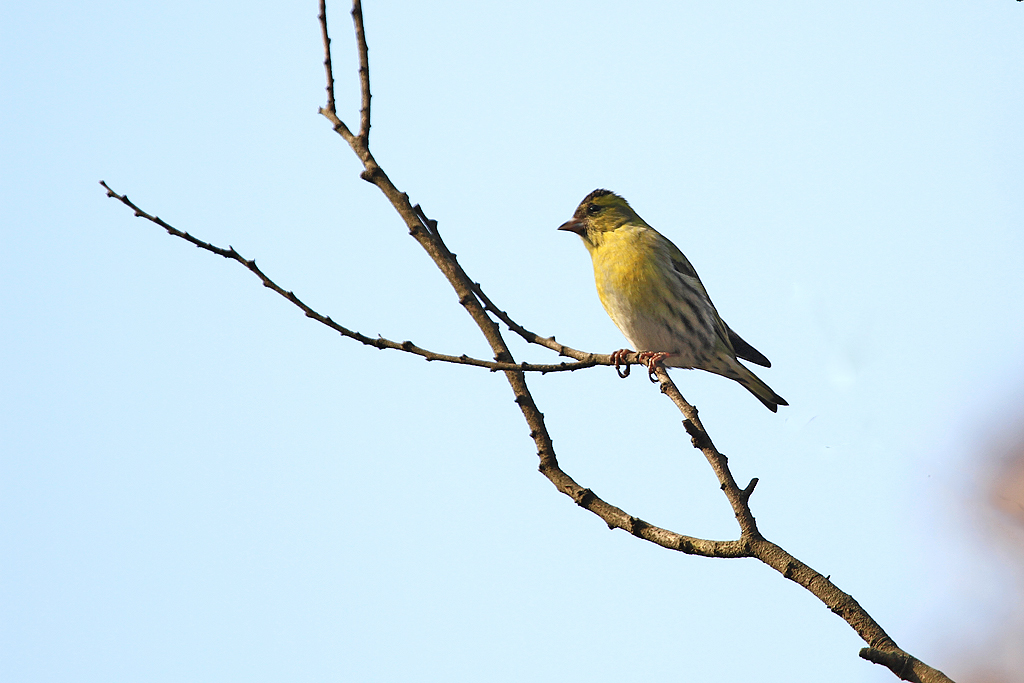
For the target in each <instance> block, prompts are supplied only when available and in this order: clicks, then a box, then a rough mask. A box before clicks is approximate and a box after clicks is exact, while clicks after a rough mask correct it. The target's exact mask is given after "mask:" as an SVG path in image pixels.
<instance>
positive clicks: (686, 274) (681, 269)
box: [666, 240, 772, 368]
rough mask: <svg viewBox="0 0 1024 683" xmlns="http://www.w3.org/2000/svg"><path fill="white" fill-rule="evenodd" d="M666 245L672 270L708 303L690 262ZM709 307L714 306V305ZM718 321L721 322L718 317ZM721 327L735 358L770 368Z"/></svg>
mask: <svg viewBox="0 0 1024 683" xmlns="http://www.w3.org/2000/svg"><path fill="white" fill-rule="evenodd" d="M666 242H668V240H666ZM668 244H670V245H671V246H672V249H670V252H671V259H672V268H674V269H675V271H676V272H677V273H678V274H679V275H681V276H682V278H683V280H684V281H685V282H686V284H687V285H689V287H690V289H693V290H696V291H699V292H700V293H701V294H703V295H704V298H705V299H707V300H708V302H709V303H710V302H711V297H709V296H708V293H707V290H706V289H704V284H703V283H702V282H701V281H700V277H698V276H697V271H696V270H694V268H693V266H692V265H690V261H689V260H687V258H686V257H685V256H684V255H683V252H681V251H679V248H678V247H676V246H675V245H674V244H672V243H671V242H668ZM711 305H712V306H714V304H711ZM716 313H717V312H716ZM719 320H721V318H720V317H719ZM722 327H724V328H725V329H724V332H725V335H724V336H725V337H726V339H723V341H726V340H727V341H728V343H729V345H730V346H732V350H733V351H734V352H735V353H736V357H737V358H742V359H743V360H745V361H750V362H751V363H755V364H756V365H761V366H763V367H766V368H770V367H771V366H772V363H771V361H770V360H768V359H767V358H765V356H764V354H763V353H761V352H760V351H758V350H757V349H755V348H754V347H753V346H751V345H750V344H748V343H747V342H745V341H743V338H742V337H740V336H739V335H738V334H736V333H735V332H733V331H732V329H731V328H730V327H729V326H728V325H727V324H726V323H725V321H724V320H723V321H722Z"/></svg>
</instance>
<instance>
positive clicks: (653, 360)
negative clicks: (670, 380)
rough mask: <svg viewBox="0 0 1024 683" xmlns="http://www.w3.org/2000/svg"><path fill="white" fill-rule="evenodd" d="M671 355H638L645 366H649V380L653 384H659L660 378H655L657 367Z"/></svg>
mask: <svg viewBox="0 0 1024 683" xmlns="http://www.w3.org/2000/svg"><path fill="white" fill-rule="evenodd" d="M670 355H671V354H669V353H665V352H664V351H641V352H640V353H639V354H637V357H638V359H639V360H640V362H641V363H642V364H643V365H646V366H647V377H648V379H650V380H651V381H652V382H657V381H658V378H657V377H655V376H654V371H655V370H656V369H657V368H656V367H655V366H656V365H657V364H658V363H660V362H661V361H663V360H665V359H666V358H668V357H669V356H670Z"/></svg>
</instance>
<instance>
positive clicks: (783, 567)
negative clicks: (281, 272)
mask: <svg viewBox="0 0 1024 683" xmlns="http://www.w3.org/2000/svg"><path fill="white" fill-rule="evenodd" d="M319 8H320V12H319V15H318V19H319V23H320V28H321V35H322V39H323V43H324V70H325V75H326V80H327V87H326V91H327V102H326V104H325V106H324V107H321V108H320V109H319V112H320V114H322V115H323V116H324V117H325V118H327V119H328V121H330V122H331V124H332V126H333V129H334V130H335V132H337V133H338V134H339V135H340V136H341V137H342V138H343V139H344V140H345V141H346V142H347V143H348V144H349V146H350V147H351V148H352V150H353V152H354V153H355V155H356V157H357V158H358V159H359V160H360V162H361V163H362V165H363V169H364V170H363V172H362V173H361V174H360V177H361V178H362V179H363V180H366V181H367V182H369V183H372V184H373V185H375V186H377V188H378V189H379V190H380V191H381V192H382V193H383V194H384V196H385V197H386V198H387V199H388V201H389V202H390V203H391V205H392V206H393V207H394V209H395V210H396V211H397V212H398V214H399V216H400V217H401V218H402V220H403V221H404V222H405V224H406V227H407V228H408V230H409V234H410V235H411V236H412V237H413V238H414V239H416V241H417V242H418V243H419V244H420V245H421V246H422V247H423V249H424V250H425V251H426V252H427V254H428V255H429V256H430V258H431V259H432V260H433V261H434V263H435V265H437V267H438V268H439V269H440V270H441V272H442V273H443V274H444V276H445V277H446V279H447V280H448V282H449V283H450V285H451V286H452V288H453V289H454V290H455V293H456V295H457V296H458V300H459V303H460V304H461V305H462V306H463V307H464V308H465V310H466V312H467V313H468V314H469V315H470V317H471V318H472V319H473V321H474V322H475V323H476V324H477V326H478V328H479V329H480V331H481V333H482V334H483V336H484V338H485V339H486V341H487V343H488V345H489V346H490V348H491V351H492V352H493V354H494V360H493V361H487V360H482V359H476V358H470V357H468V356H466V355H461V356H453V355H447V354H439V353H436V352H433V351H429V350H427V349H423V348H421V347H418V346H416V345H415V344H413V343H412V342H409V341H405V342H395V341H391V340H388V339H384V338H383V337H369V336H366V335H363V334H361V333H359V332H356V331H354V330H350V329H348V328H346V327H344V326H342V325H339V324H338V323H335V322H334V321H333V320H332V319H331V318H330V317H328V316H323V315H321V314H320V313H318V312H316V311H315V310H313V309H312V308H310V307H309V306H308V305H306V304H305V303H304V302H302V301H301V300H300V299H299V298H298V297H297V296H295V294H294V293H293V292H291V291H287V290H285V289H283V288H282V287H280V286H279V285H277V284H276V283H275V282H274V281H273V280H271V279H270V278H269V277H268V276H267V275H266V274H264V273H263V271H262V270H260V269H259V268H258V267H257V266H256V263H255V261H254V260H248V259H245V258H243V257H242V256H241V255H240V254H239V253H238V252H237V251H235V249H234V248H233V247H228V248H227V249H224V248H221V247H217V246H215V245H213V244H211V243H208V242H204V241H203V240H200V239H198V238H196V237H194V236H192V235H190V234H189V233H187V232H183V231H180V230H178V229H177V228H174V227H173V226H171V225H169V224H167V223H166V222H164V221H163V220H161V219H160V218H159V217H157V216H154V215H150V214H148V213H146V212H145V211H143V210H142V209H140V208H139V207H138V206H136V205H135V204H134V203H132V202H131V201H130V200H129V199H128V197H127V196H125V195H119V194H117V193H116V192H114V191H113V190H112V189H111V188H110V187H108V186H107V184H106V183H105V182H103V181H101V183H100V184H101V185H102V186H103V187H104V188H105V189H106V191H107V195H108V196H109V197H111V198H114V199H117V200H119V201H120V202H121V203H123V204H124V205H125V206H128V207H129V208H131V209H132V210H133V211H134V212H135V215H136V216H139V217H141V218H145V219H147V220H149V221H150V222H152V223H154V224H156V225H159V226H160V227H162V228H163V229H164V230H166V231H167V232H168V233H169V234H171V235H173V236H175V237H178V238H181V239H184V240H186V241H188V242H190V243H192V244H194V245H195V246H197V247H200V248H202V249H204V250H206V251H209V252H211V253H214V254H217V255H219V256H222V257H224V258H228V259H231V260H234V261H237V262H238V263H240V264H242V265H243V266H245V267H246V268H247V269H248V270H249V271H251V272H252V273H253V274H255V275H256V276H257V277H259V278H260V280H261V281H262V283H263V285H264V286H265V287H267V288H269V289H271V290H273V291H275V292H277V293H278V294H279V295H281V296H282V297H284V298H285V299H287V300H288V301H290V302H291V303H292V304H293V305H295V306H297V307H298V308H299V309H300V310H302V311H303V312H304V313H305V315H306V316H307V317H310V318H312V319H314V320H316V321H318V322H320V323H321V324H323V325H326V326H328V327H330V328H331V329H333V330H335V331H336V332H338V333H340V334H342V335H343V336H345V337H348V338H351V339H354V340H356V341H359V342H360V343H363V344H366V345H368V346H374V347H376V348H381V349H383V348H388V349H395V350H399V351H405V352H407V353H413V354H416V355H419V356H421V357H423V358H425V359H426V360H428V361H432V360H437V361H442V362H447V363H454V364H462V365H471V366H476V367H484V368H487V369H488V370H491V371H500V372H503V373H504V374H505V377H506V380H507V381H508V383H509V385H510V388H511V389H512V394H513V397H514V401H515V403H516V404H517V405H518V406H519V409H520V411H521V412H522V414H523V418H524V419H525V421H526V423H527V425H528V427H529V429H530V438H531V439H533V441H534V444H535V445H536V448H537V455H538V458H539V460H540V465H539V469H540V471H541V473H543V474H544V476H545V477H547V478H548V479H549V480H550V481H551V482H552V484H554V486H555V487H556V488H557V489H558V490H559V491H560V492H562V493H564V494H565V495H567V496H569V497H570V498H571V499H572V500H573V501H574V502H575V503H576V504H577V505H579V506H580V507H582V508H584V509H586V510H589V511H590V512H592V513H594V514H595V515H597V516H598V517H600V518H601V519H602V520H603V521H604V522H605V523H606V524H607V525H608V526H609V528H619V529H623V530H625V531H627V532H628V533H630V534H632V535H634V536H636V537H638V538H642V539H644V540H646V541H649V542H652V543H656V544H658V545H660V546H662V547H665V548H668V549H671V550H676V551H680V552H683V553H686V554H691V555H701V556H704V557H722V558H727V557H728V558H732V557H754V558H757V559H758V560H760V561H761V562H763V563H764V564H766V565H768V566H769V567H771V568H773V569H775V570H776V571H777V572H779V573H780V574H782V576H784V577H785V578H787V579H789V580H791V581H794V582H795V583H797V584H799V585H801V586H803V587H804V588H805V589H807V590H808V591H810V592H811V593H812V594H813V595H815V596H816V597H817V598H818V599H819V600H821V602H822V603H824V604H825V605H826V606H828V607H829V609H831V610H832V611H833V612H835V613H836V614H837V615H839V616H840V617H841V618H842V619H844V620H845V621H846V622H847V623H848V624H849V625H850V626H851V627H852V628H853V629H854V631H855V632H856V633H857V634H858V635H859V636H860V637H861V638H862V639H863V640H864V641H865V642H866V643H867V644H868V647H866V648H863V649H862V650H861V651H860V653H859V654H860V656H861V657H862V658H864V659H866V660H868V661H871V662H874V663H877V664H881V665H883V666H886V667H887V668H889V669H890V670H891V671H892V672H893V673H894V674H896V675H897V676H898V677H900V678H901V679H903V680H907V681H917V682H920V683H946V682H949V680H950V679H948V678H947V677H946V676H945V675H944V674H943V673H942V672H940V671H938V670H937V669H933V668H932V667H929V666H928V665H926V664H924V663H923V662H921V661H920V660H917V659H916V658H914V657H912V656H911V655H909V654H908V653H906V652H905V651H903V650H902V649H900V648H899V647H898V646H897V645H896V644H895V642H893V640H892V639H891V638H890V637H889V636H888V634H886V633H885V631H884V630H883V629H882V628H881V627H880V626H879V625H878V624H877V623H876V622H875V621H874V620H873V619H872V618H871V616H870V615H869V614H868V613H867V612H866V611H865V610H864V609H863V608H862V607H861V606H860V604H859V603H857V601H856V600H854V599H853V597H852V596H850V595H848V594H847V593H845V592H843V591H841V590H840V589H839V588H838V587H836V586H835V584H833V583H832V582H831V581H830V579H829V577H826V576H822V575H821V574H820V573H819V572H817V571H815V570H814V569H812V568H811V567H809V566H807V565H806V564H804V563H803V562H801V561H800V560H798V559H796V558H795V557H793V556H792V555H791V554H790V553H788V552H787V551H785V550H784V549H782V548H781V547H779V546H778V545H776V544H774V543H772V542H770V541H768V540H767V539H765V538H764V537H763V536H762V535H761V533H760V531H759V530H758V528H757V522H756V520H755V519H754V516H753V513H752V511H751V508H750V498H751V495H752V493H753V491H754V488H755V486H756V485H757V479H756V478H755V479H751V480H750V482H749V483H748V484H747V486H746V487H744V488H742V489H741V488H740V487H739V485H738V484H737V483H736V480H735V478H734V477H733V474H732V472H731V471H730V469H729V465H728V459H727V458H726V456H725V455H723V454H722V453H721V452H719V451H718V449H717V448H716V447H715V445H714V443H713V442H712V440H711V438H710V436H709V435H708V434H707V432H706V431H705V430H704V427H703V425H702V424H701V421H700V419H699V416H698V414H697V410H696V408H694V407H693V406H692V405H691V404H689V403H688V402H687V401H686V399H685V398H684V397H683V396H682V394H681V393H680V392H679V390H678V388H677V387H676V385H675V384H674V382H673V381H672V380H671V378H670V377H669V375H668V373H667V371H666V370H665V369H664V368H663V367H661V366H658V367H657V368H656V371H655V375H656V377H657V380H658V382H659V384H660V387H661V391H662V392H663V393H664V394H665V395H666V396H667V397H668V398H669V399H670V400H671V401H672V402H673V403H674V404H675V405H676V406H677V408H678V409H679V411H680V412H681V413H682V415H683V417H684V420H683V426H684V428H685V429H686V431H687V433H688V434H689V435H690V437H691V440H692V443H693V445H694V447H695V448H697V449H698V450H700V451H701V452H702V453H703V454H704V456H705V458H706V459H707V461H708V463H709V465H710V466H711V468H712V470H713V471H714V472H715V475H716V476H717V477H718V480H719V484H720V487H721V489H722V492H723V494H724V495H725V496H726V499H727V500H728V501H729V504H730V506H731V507H732V510H733V514H734V516H735V517H736V521H737V523H738V525H739V529H740V537H739V539H737V540H731V541H716V540H708V539H701V538H695V537H692V536H685V535H682V534H678V533H676V532H673V531H670V530H667V529H663V528H660V527H657V526H654V525H652V524H649V523H648V522H646V521H644V520H642V519H640V518H638V517H634V516H633V515H630V514H628V513H627V512H625V511H623V510H621V509H620V508H618V507H616V506H614V505H612V504H610V503H608V502H606V501H604V500H602V499H601V498H600V497H599V496H597V494H595V493H594V492H593V491H592V490H590V489H588V488H585V487H582V486H580V485H579V484H578V483H577V482H576V481H575V480H573V479H572V477H571V476H569V474H567V473H566V472H564V471H563V470H562V469H561V468H560V467H559V465H558V461H557V458H556V456H555V451H554V447H553V444H552V439H551V437H550V434H549V433H548V430H547V427H546V426H545V423H544V415H543V413H542V412H541V411H540V409H539V408H538V406H537V405H536V402H535V401H534V399H533V396H532V394H531V393H530V390H529V387H528V386H527V382H526V374H525V373H526V372H528V371H533V372H541V373H546V372H561V371H571V370H578V369H582V368H586V367H593V366H595V365H610V364H612V361H611V357H610V356H609V355H599V354H590V353H586V352H583V351H579V350H577V349H573V348H570V347H567V346H564V345H562V344H560V343H558V342H556V341H555V338H554V336H551V337H542V336H540V335H538V334H536V333H534V332H531V331H530V330H528V329H526V328H525V327H524V326H522V325H520V324H519V323H517V322H515V321H514V320H513V319H512V318H511V317H510V316H509V315H508V314H507V313H505V312H504V311H503V310H502V309H501V308H500V307H499V306H497V305H496V304H495V303H494V302H493V301H492V300H491V299H490V298H489V297H488V296H487V295H486V294H485V293H484V291H483V289H482V287H481V286H480V284H479V283H477V282H474V281H473V280H472V279H471V278H470V277H469V275H468V274H467V273H466V271H465V270H464V269H463V268H462V266H461V265H460V264H459V263H458V261H457V259H456V257H455V254H453V253H452V252H451V251H450V250H449V249H448V247H447V245H446V244H445V243H444V241H443V240H442V238H441V235H440V233H439V231H438V228H437V221H435V220H433V219H430V218H429V217H428V216H427V214H426V212H425V211H424V210H423V208H422V207H421V206H420V205H419V204H416V205H413V204H412V203H411V202H410V201H409V197H408V195H407V194H405V193H404V192H401V191H399V190H398V189H397V188H396V187H395V185H394V184H393V183H392V182H391V180H390V178H388V176H387V174H385V173H384V171H383V169H381V167H380V165H379V164H378V163H377V161H376V160H375V159H374V157H373V155H372V154H371V152H370V148H369V133H370V99H371V94H370V72H369V57H368V54H369V51H368V47H367V41H366V34H365V27H364V23H363V15H362V6H361V3H360V0H354V2H353V8H352V19H353V23H354V28H355V36H356V43H357V47H358V60H359V82H360V94H361V107H360V110H359V112H360V126H359V133H358V134H354V133H352V131H351V130H350V129H349V128H348V126H347V125H346V124H345V123H344V122H343V121H342V119H341V118H340V117H339V116H338V113H337V103H336V99H335V91H334V76H333V69H332V62H331V39H330V36H329V33H328V28H327V10H326V0H320V2H319ZM491 315H493V316H494V317H495V318H497V319H498V320H500V321H501V322H503V323H505V324H506V325H507V326H508V328H509V329H510V330H511V331H513V332H515V333H516V334H517V335H519V336H520V337H522V338H523V339H524V340H526V341H527V342H529V343H532V344H538V345H541V346H544V347H546V348H548V349H551V350H554V351H556V352H557V353H558V354H559V355H561V356H566V357H571V358H574V359H576V360H577V361H578V362H576V363H558V364H548V365H541V364H530V363H516V362H515V359H514V357H513V355H512V353H511V351H510V350H509V348H508V346H507V344H506V343H505V340H504V338H503V337H502V334H501V331H500V329H499V327H498V325H497V324H496V323H495V322H494V320H493V319H492V318H491ZM627 360H628V362H630V363H636V362H637V361H638V359H637V354H630V356H629V357H628V359H627Z"/></svg>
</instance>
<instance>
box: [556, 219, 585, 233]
mask: <svg viewBox="0 0 1024 683" xmlns="http://www.w3.org/2000/svg"><path fill="white" fill-rule="evenodd" d="M558 229H559V230H568V231H569V232H574V233H576V234H577V235H579V236H580V237H583V233H585V232H586V231H587V226H585V225H584V224H583V221H581V220H580V219H579V218H573V219H572V220H568V221H566V222H565V223H562V224H561V225H560V226H558Z"/></svg>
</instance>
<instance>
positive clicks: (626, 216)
mask: <svg viewBox="0 0 1024 683" xmlns="http://www.w3.org/2000/svg"><path fill="white" fill-rule="evenodd" d="M558 229H559V230H565V231H568V232H574V233H576V234H577V235H579V236H580V238H581V239H582V240H583V244H584V246H586V248H587V251H588V252H590V257H591V259H592V261H593V265H594V280H595V282H596V284H597V295H598V297H599V298H600V299H601V304H602V305H603V306H604V309H605V311H606V312H607V313H608V316H609V317H610V318H611V319H612V322H614V323H615V325H616V326H617V327H618V328H619V330H620V331H621V332H622V334H623V335H625V337H626V339H628V340H629V343H630V344H632V345H633V346H634V347H635V348H636V350H637V352H638V354H639V360H640V362H641V363H642V364H644V365H646V367H647V371H648V373H649V376H650V378H651V380H652V381H655V377H654V372H655V368H656V366H657V364H659V363H660V364H662V365H664V366H666V367H680V368H697V369H700V370H706V371H708V372H712V373H715V374H717V375H721V376H723V377H728V378H729V379H732V380H736V381H737V382H739V383H740V384H741V385H743V386H744V387H745V388H746V389H747V390H748V391H749V392H750V393H752V394H753V395H754V396H756V397H757V399H758V400H759V401H761V403H763V404H764V405H765V406H766V407H767V408H768V410H770V411H772V412H773V413H774V412H776V411H777V410H778V407H779V406H788V405H789V404H788V403H787V402H786V400H785V399H783V398H782V397H781V396H779V395H778V394H776V393H775V392H774V391H773V390H772V389H771V388H770V387H769V386H768V385H767V384H765V383H764V382H763V381H761V379H760V378H758V377H757V375H755V374H754V373H753V372H751V371H750V370H749V369H747V367H746V366H744V365H743V364H741V363H740V362H739V360H737V359H743V360H746V361H749V362H751V363H755V364H757V365H761V366H764V367H766V368H768V367H771V362H770V361H769V360H768V359H767V358H765V356H764V355H763V354H762V353H761V352H760V351H758V350H757V349H755V348H754V347H753V346H751V345H750V344H748V343H747V342H745V341H743V339H742V338H741V337H740V336H739V335H738V334H736V333H735V332H733V331H732V329H731V328H730V327H729V326H728V325H726V324H725V321H724V320H722V317H721V316H720V315H718V311H717V310H716V309H715V305H714V304H713V303H711V298H710V297H709V296H708V293H707V290H705V289H704V285H703V284H702V283H701V281H700V278H699V277H698V276H697V271H696V270H694V268H693V266H692V265H690V262H689V261H688V260H687V258H686V257H685V256H684V255H683V252H681V251H680V250H679V248H678V247H676V245H674V244H672V242H671V241H669V239H668V238H667V237H665V236H664V235H662V234H661V233H660V232H658V231H657V230H655V229H654V228H652V227H651V226H650V225H648V224H647V223H646V221H644V219H642V218H640V216H639V215H637V213H636V212H635V211H634V210H633V208H632V207H631V206H630V205H629V203H628V202H627V201H626V200H625V199H623V198H622V197H620V196H619V195H617V194H615V193H614V192H611V191H609V190H594V191H593V192H591V193H590V194H588V195H587V196H586V197H585V198H584V199H583V201H582V202H580V205H579V206H578V207H577V208H576V211H575V212H574V213H573V216H572V218H571V219H570V220H568V221H566V222H565V223H563V224H562V225H561V226H560V227H559V228H558ZM629 353H630V350H629V349H620V350H619V351H616V352H614V353H613V354H612V360H613V362H614V363H615V368H616V371H619V366H620V364H621V363H624V362H625V358H626V356H628V355H629ZM628 371H629V365H628V364H627V365H626V373H623V372H621V371H619V375H620V376H622V377H625V376H626V374H628Z"/></svg>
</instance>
